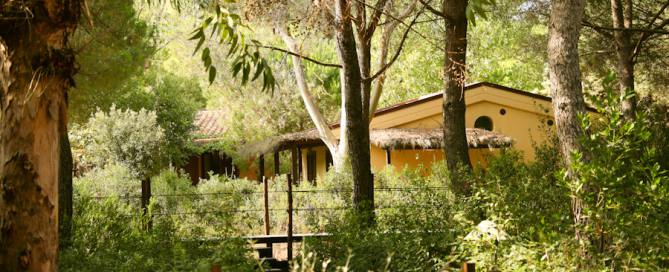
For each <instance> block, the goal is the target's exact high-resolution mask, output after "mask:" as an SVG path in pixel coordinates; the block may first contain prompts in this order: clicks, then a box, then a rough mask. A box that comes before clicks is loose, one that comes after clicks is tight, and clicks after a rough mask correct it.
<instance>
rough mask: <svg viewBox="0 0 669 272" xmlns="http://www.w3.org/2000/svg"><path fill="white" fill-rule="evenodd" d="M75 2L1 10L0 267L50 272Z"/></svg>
mask: <svg viewBox="0 0 669 272" xmlns="http://www.w3.org/2000/svg"><path fill="white" fill-rule="evenodd" d="M79 8H80V2H79V1H74V0H73V1H62V0H61V1H55V0H44V1H13V2H12V1H10V2H6V3H5V2H3V4H2V8H0V19H1V20H0V107H1V108H0V110H1V112H0V160H1V161H0V207H1V208H0V245H2V246H0V267H2V269H3V270H6V271H55V270H56V269H57V256H58V168H59V161H60V154H59V143H60V137H61V133H60V132H61V130H60V127H59V124H60V123H61V122H64V120H63V119H64V118H65V116H64V113H67V104H66V102H65V101H66V95H67V90H68V89H69V88H70V87H71V86H72V82H73V81H72V75H73V74H74V73H75V69H74V54H73V53H72V50H70V48H69V45H68V43H67V41H68V37H69V36H70V35H71V33H72V32H73V31H74V29H75V27H76V25H77V22H78V15H79V14H80V10H79Z"/></svg>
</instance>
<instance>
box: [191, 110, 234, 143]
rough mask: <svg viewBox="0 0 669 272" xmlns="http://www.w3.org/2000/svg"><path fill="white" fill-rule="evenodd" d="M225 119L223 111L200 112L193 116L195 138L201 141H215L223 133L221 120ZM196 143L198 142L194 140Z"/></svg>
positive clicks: (223, 128)
mask: <svg viewBox="0 0 669 272" xmlns="http://www.w3.org/2000/svg"><path fill="white" fill-rule="evenodd" d="M223 117H225V112H224V111H223V110H201V111H198V112H197V113H196V114H195V121H194V124H195V137H196V138H198V139H200V140H202V139H215V138H218V137H220V136H221V134H223V133H224V132H225V130H226V129H225V127H223V126H222V125H221V120H222V119H223ZM196 141H198V140H196Z"/></svg>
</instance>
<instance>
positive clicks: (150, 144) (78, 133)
mask: <svg viewBox="0 0 669 272" xmlns="http://www.w3.org/2000/svg"><path fill="white" fill-rule="evenodd" d="M156 118H157V117H156V114H155V112H151V111H146V110H143V109H142V110H139V111H132V110H119V109H116V107H115V106H112V108H111V109H109V113H104V112H102V111H98V112H96V113H95V114H94V115H93V116H92V117H91V118H90V119H88V122H87V123H86V124H85V125H84V126H82V127H75V128H73V129H72V135H71V137H70V139H71V140H72V143H73V144H72V146H73V154H74V155H75V157H76V160H77V162H78V164H80V165H82V166H84V167H85V168H91V167H93V168H95V167H97V168H104V167H105V166H107V165H108V164H120V165H124V166H125V167H127V168H128V169H129V170H130V173H131V174H132V175H133V176H134V177H136V178H138V179H144V178H149V177H151V176H153V175H155V174H157V173H158V171H160V169H161V168H162V167H163V166H164V165H165V152H164V145H165V133H164V132H163V129H162V128H161V127H160V126H159V125H158V123H157V120H156Z"/></svg>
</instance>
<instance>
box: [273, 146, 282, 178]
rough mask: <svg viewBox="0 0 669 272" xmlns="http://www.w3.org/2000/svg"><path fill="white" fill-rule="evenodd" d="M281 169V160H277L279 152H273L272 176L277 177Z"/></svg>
mask: <svg viewBox="0 0 669 272" xmlns="http://www.w3.org/2000/svg"><path fill="white" fill-rule="evenodd" d="M280 167H281V159H280V158H279V151H275V152H274V176H278V175H280V174H281V173H279V172H281V170H280V169H279V168H280Z"/></svg>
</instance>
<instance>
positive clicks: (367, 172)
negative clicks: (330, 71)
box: [250, 0, 417, 218]
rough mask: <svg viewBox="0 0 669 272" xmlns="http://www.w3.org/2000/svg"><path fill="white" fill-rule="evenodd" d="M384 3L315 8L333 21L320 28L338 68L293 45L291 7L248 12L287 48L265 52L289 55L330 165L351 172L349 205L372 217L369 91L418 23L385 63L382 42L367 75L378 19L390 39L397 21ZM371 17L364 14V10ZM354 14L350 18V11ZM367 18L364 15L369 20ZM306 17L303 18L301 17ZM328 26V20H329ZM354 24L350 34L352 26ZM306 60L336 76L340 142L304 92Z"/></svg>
mask: <svg viewBox="0 0 669 272" xmlns="http://www.w3.org/2000/svg"><path fill="white" fill-rule="evenodd" d="M387 3H388V2H387V1H386V0H379V1H377V2H376V3H375V4H374V5H372V4H368V3H367V2H366V1H353V2H347V1H344V2H336V3H335V4H334V12H332V8H333V7H331V6H328V5H327V4H325V3H321V4H318V3H317V4H316V7H315V10H317V11H319V12H322V13H320V14H319V15H321V14H324V15H325V18H326V21H328V20H331V17H334V21H333V24H332V25H333V26H334V28H332V25H328V26H327V27H324V29H323V31H324V32H328V33H329V32H332V33H334V37H335V40H336V45H337V56H338V58H339V63H340V64H328V63H323V62H319V61H316V60H314V59H312V58H309V57H307V56H304V55H303V54H302V52H301V51H300V49H299V48H298V46H297V43H296V42H295V39H294V38H293V36H292V35H291V33H290V30H289V28H288V27H287V22H289V21H290V20H288V19H287V18H286V17H290V15H289V13H290V11H291V10H290V7H286V6H285V3H281V4H279V5H277V7H276V8H275V9H271V8H268V7H266V6H262V5H257V4H254V3H253V2H252V3H251V4H250V6H251V8H252V9H255V10H258V11H256V16H258V17H263V16H262V15H267V14H268V10H269V15H270V16H267V17H271V18H272V20H271V23H272V24H273V25H274V27H275V29H276V30H277V32H279V35H280V36H281V38H282V40H283V41H284V43H285V44H286V46H287V47H288V50H284V49H279V48H275V47H267V48H270V49H274V50H279V51H282V52H286V53H288V54H290V55H291V56H292V58H291V59H292V64H293V72H294V74H295V78H296V81H297V86H298V89H299V91H300V95H301V97H302V100H303V102H304V105H305V108H306V109H307V112H308V113H309V116H310V118H311V119H312V121H313V123H314V125H315V127H316V129H317V131H318V133H319V136H320V138H321V139H322V140H323V142H324V143H325V145H326V146H327V147H328V149H329V150H330V152H331V154H333V162H334V165H335V168H336V169H340V168H341V167H342V166H343V164H344V162H346V161H347V160H348V161H349V162H350V163H351V168H352V173H353V180H354V184H353V188H354V197H353V203H354V206H356V208H358V209H359V210H360V211H363V210H365V213H366V214H368V215H370V216H369V217H368V218H372V217H371V216H372V215H373V213H372V212H371V210H372V209H373V199H374V196H373V192H374V190H373V188H374V181H373V177H372V174H371V165H370V161H369V158H370V157H369V156H370V155H369V122H370V120H371V117H370V116H371V112H373V111H374V110H375V108H376V106H377V103H372V100H375V101H377V102H378V98H379V97H380V95H381V91H382V84H383V83H382V82H381V83H377V88H376V89H375V92H374V98H372V93H371V88H372V82H373V80H374V79H376V78H378V77H379V76H381V75H383V73H384V72H385V70H386V69H387V68H388V67H389V66H390V65H392V63H393V62H394V61H395V60H396V59H397V56H398V55H399V53H400V51H401V48H402V45H403V43H404V40H405V39H406V37H407V35H408V32H409V30H410V28H411V26H412V25H413V24H414V23H415V20H416V18H417V16H416V18H414V20H413V21H412V23H411V24H410V25H408V26H407V29H406V31H405V32H404V35H403V36H402V41H401V43H400V45H399V47H398V49H397V52H396V53H395V55H394V56H393V58H392V59H391V60H390V61H389V62H386V60H385V58H386V57H387V54H388V52H387V47H388V44H387V43H388V41H386V44H385V47H386V51H385V53H382V56H381V59H382V60H381V66H380V67H379V70H378V71H377V72H376V73H375V74H372V73H371V48H372V47H371V43H372V37H373V35H374V33H375V31H376V29H377V26H378V25H379V20H381V17H382V15H384V14H385V15H386V17H385V18H386V20H393V21H396V23H393V24H391V26H392V28H389V29H387V30H386V31H385V34H384V38H383V39H386V40H388V39H390V35H391V34H392V32H393V31H394V29H395V27H396V26H397V23H398V22H401V21H400V19H398V18H396V17H394V16H392V15H387V11H386V9H387V8H388V6H389V5H387ZM413 6H414V4H411V5H410V7H409V8H408V9H407V10H405V11H404V12H402V14H401V15H400V16H401V17H404V18H405V17H407V16H408V15H409V13H411V11H413V9H414V7H413ZM368 8H369V9H371V12H369V13H368V12H367V9H368ZM353 10H355V15H354V14H353V13H352V11H353ZM368 14H369V15H368ZM351 16H356V17H357V18H358V20H355V22H353V21H352V20H351V18H350V17H351ZM305 17H306V16H305ZM328 22H329V21H328ZM354 23H355V26H356V28H355V31H354V29H353V24H354ZM303 59H306V60H308V61H310V62H314V63H317V64H320V65H324V66H330V67H337V68H339V69H340V77H341V97H342V104H341V105H342V107H341V112H340V113H341V118H340V126H339V128H340V137H339V139H337V138H336V137H335V135H334V133H333V132H332V130H331V128H330V127H329V125H328V123H327V121H326V119H325V118H324V116H323V114H322V113H321V111H320V110H319V109H318V107H317V104H316V102H315V100H314V98H313V96H312V94H311V92H310V90H309V86H308V84H307V79H306V75H305V72H304V66H303V63H302V60H303Z"/></svg>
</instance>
